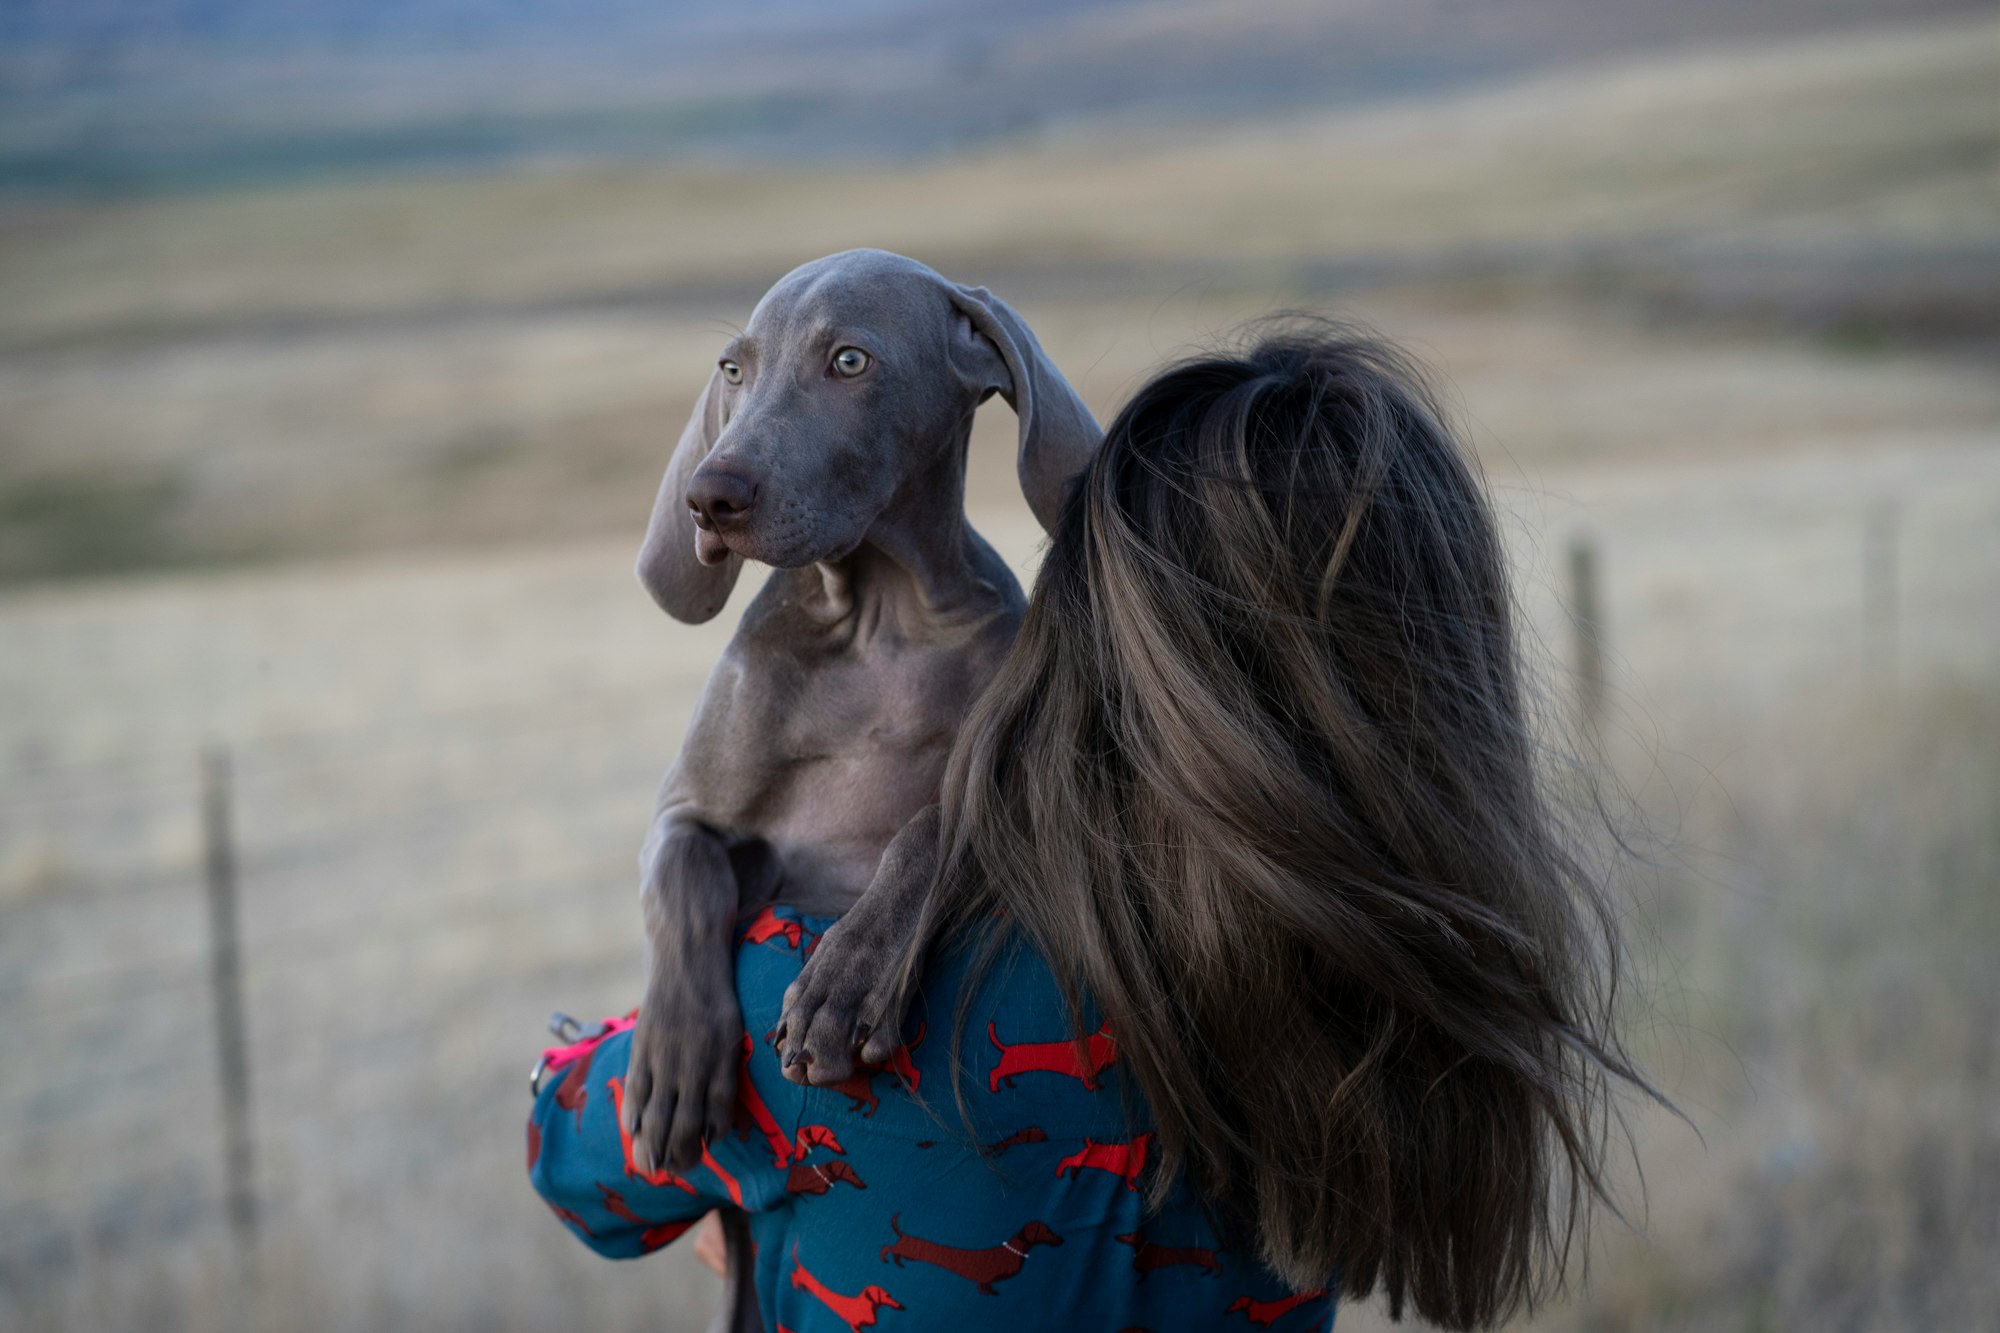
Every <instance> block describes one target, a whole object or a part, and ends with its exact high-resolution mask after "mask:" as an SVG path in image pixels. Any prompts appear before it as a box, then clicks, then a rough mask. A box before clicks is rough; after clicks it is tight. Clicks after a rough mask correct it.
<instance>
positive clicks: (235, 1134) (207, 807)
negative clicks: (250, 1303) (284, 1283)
mask: <svg viewBox="0 0 2000 1333" xmlns="http://www.w3.org/2000/svg"><path fill="white" fill-rule="evenodd" d="M229 777H230V775H229V753H228V751H227V750H225V749H223V748H222V747H221V746H210V747H209V748H208V749H207V750H205V751H203V753H202V757H201V808H202V835H203V844H204V849H205V851H206V856H205V858H204V860H205V864H206V868H207V878H208V944H209V978H210V982H211V985H212V988H213V990H214V992H215V1051H216V1067H217V1073H218V1075H219V1076H220V1078H221V1084H222V1168H223V1177H222V1179H223V1196H224V1199H225V1200H226V1202H227V1205H228V1209H229V1226H230V1230H231V1231H232V1232H233V1233H234V1235H235V1237H236V1244H237V1248H238V1249H239V1250H240V1251H241V1253H242V1254H243V1255H244V1257H245V1258H246V1260H247V1259H248V1258H249V1256H250V1255H251V1254H252V1253H253V1246H254V1244H255V1242H256V1239H257V1187H256V1181H255V1177H254V1175H253V1171H254V1167H255V1158H254V1156H253V1151H254V1149H253V1142H252V1138H251V1128H250V1051H249V1042H248V1032H247V1029H246V1027H245V1025H244V1021H243V968H242V945H241V942H240V935H239V931H238V926H237V914H236V847H235V843H234V841H233V838H232V834H231V830H230V781H229Z"/></svg>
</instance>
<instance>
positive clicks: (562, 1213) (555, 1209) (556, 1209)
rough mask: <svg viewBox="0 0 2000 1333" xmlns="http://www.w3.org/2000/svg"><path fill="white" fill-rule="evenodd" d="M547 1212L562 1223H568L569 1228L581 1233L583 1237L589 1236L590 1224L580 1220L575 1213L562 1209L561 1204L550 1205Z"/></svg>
mask: <svg viewBox="0 0 2000 1333" xmlns="http://www.w3.org/2000/svg"><path fill="white" fill-rule="evenodd" d="M549 1211H550V1212H552V1213H554V1214H555V1215H556V1216H557V1217H560V1218H561V1219H562V1220H563V1221H565V1222H567V1223H569V1224H570V1225H571V1226H573V1227H575V1228H576V1229H577V1230H578V1231H581V1232H582V1233H583V1234H584V1235H586V1236H588V1235H590V1234H591V1230H590V1223H588V1222H586V1221H584V1220H583V1219H582V1218H580V1217H578V1216H577V1215H576V1214H575V1213H573V1212H571V1211H570V1210H569V1209H567V1208H565V1207H563V1206H562V1205H561V1204H559V1203H552V1204H550V1205H549Z"/></svg>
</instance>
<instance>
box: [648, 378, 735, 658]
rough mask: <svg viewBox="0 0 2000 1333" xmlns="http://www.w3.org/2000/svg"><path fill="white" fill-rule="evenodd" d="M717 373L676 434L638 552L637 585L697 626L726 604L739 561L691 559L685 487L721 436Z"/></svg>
mask: <svg viewBox="0 0 2000 1333" xmlns="http://www.w3.org/2000/svg"><path fill="white" fill-rule="evenodd" d="M721 379H722V373H721V372H720V371H716V372H715V373H714V374H711V375H710V376H709V377H708V385H707V387H706V388H704V389H703V390H702V391H701V397H700V398H699V399H698V400H696V402H695V405H694V414H693V415H692V416H690V417H689V418H688V423H687V428H686V429H685V430H683V431H682V432H681V440H680V443H679V444H677V445H675V446H674V456H673V458H672V460H671V461H669V462H668V463H667V475H666V476H665V478H663V479H662V480H661V482H660V493H659V495H658V496H657V497H655V498H654V500H653V518H652V521H651V522H650V523H648V524H647V525H646V540H645V543H644V544H643V545H641V546H640V547H639V565H638V574H639V582H640V583H642V584H644V585H645V588H646V591H647V592H649V593H651V594H652V595H653V600H654V601H656V602H658V603H659V604H660V609H661V610H662V611H665V612H666V613H667V614H668V615H670V616H672V617H673V618H674V619H675V620H679V621H682V622H684V623H686V624H689V625H699V624H701V623H702V622H703V621H704V620H712V619H714V618H715V613H716V612H718V611H720V610H721V609H722V605H723V603H725V602H727V601H728V600H729V591H730V589H732V588H734V587H735V586H736V576H737V575H738V574H740V573H742V572H743V557H742V556H740V555H738V554H736V553H735V552H734V551H731V552H730V553H729V554H728V556H727V557H725V558H724V559H723V561H722V563H721V564H719V565H704V564H702V563H701V561H700V560H698V559H696V558H695V554H694V532H695V528H694V516H693V515H692V514H691V513H690V512H689V510H688V502H687V489H688V482H689V480H690V479H692V478H693V476H694V470H695V469H696V468H698V467H700V466H701V461H702V460H703V459H704V458H707V457H708V451H709V450H710V449H712V448H714V447H715V437H716V436H718V435H720V434H721V433H722V393H721V391H720V390H719V389H718V388H717V387H716V386H717V384H718V383H719V382H720V381H721Z"/></svg>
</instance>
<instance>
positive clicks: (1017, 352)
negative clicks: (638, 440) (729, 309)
mask: <svg viewBox="0 0 2000 1333" xmlns="http://www.w3.org/2000/svg"><path fill="white" fill-rule="evenodd" d="M995 392H998V393H1000V394H1001V395H1002V396H1004V397H1005V398H1006V399H1007V400H1008V402H1009V403H1011V404H1012V405H1013V407H1014V410H1015V412H1016V414H1017V415H1018V416H1019V417H1020V422H1021V434H1020V459H1019V468H1020V475H1021V485H1022V489H1023V492H1024V493H1025V494H1026V495H1027V497H1028V502H1029V505H1030V507H1031V508H1032V509H1033V510H1034V511H1035V515H1036V517H1037V518H1039V519H1040V520H1041V521H1042V524H1043V526H1044V527H1050V526H1052V525H1053V524H1054V522H1055V520H1056V516H1057V514H1058V512H1059V511H1060V509H1061V504H1062V496H1063V490H1064V487H1065V486H1066V485H1067V483H1068V482H1069V481H1070V480H1071V479H1072V478H1074V477H1075V476H1076V474H1077V473H1079V472H1081V471H1082V469H1083V466H1084V464H1085V463H1087V462H1088V461H1089V459H1090V455H1091V453H1092V452H1093V451H1094V450H1095V449H1096V447H1097V443H1098V441H1099V439H1100V438H1101V433H1100V432H1099V430H1098V427H1097V423H1096V421H1095V420H1094V419H1093V418H1092V417H1091V415H1090V412H1089V410H1088V409H1086V408H1085V407H1084V406H1083V403H1082V402H1081V400H1079V399H1078V398H1077V396H1076V394H1075V391H1074V390H1072V389H1071V388H1070V386H1069V384H1068V383H1067V382H1066V381H1065V380H1064V379H1063V378H1062V376H1061V375H1060V374H1059V373H1057V371H1056V369H1055V367H1054V366H1053V365H1051V364H1050V362H1049V360H1048V358H1047V356H1046V355H1045V354H1044V353H1043V352H1042V349H1041V346H1040V344H1039V343H1037V342H1036V341H1035V337H1034V334H1033V333H1031V332H1030V331H1029V329H1028V327H1027V325H1026V324H1024V323H1022V321H1021V319H1020V317H1019V316H1018V315H1016V314H1015V313H1014V312H1013V311H1012V310H1011V309H1009V308H1008V307H1007V306H1006V305H1005V304H1004V303H1002V302H1001V301H999V300H998V299H996V298H995V297H994V296H992V294H991V293H989V292H986V291H985V290H983V289H981V288H976V287H961V286H958V285H957V284H954V283H950V282H947V281H945V279H943V278H942V277H940V276H938V274H936V273H934V272H933V271H931V270H930V269H928V268H926V267H924V266H923V265H922V264H919V263H917V262H916V261H914V260H910V259H905V258H903V257H902V256H900V255H892V254H887V253H885V252H883V251H880V250H850V251H847V252H845V253H843V254H837V255H831V256H828V257H827V258H825V259H820V260H815V261H814V262H812V263H810V264H807V265H804V266H803V267H801V268H798V269H794V270H793V271H792V272H791V273H789V274H787V275H786V276H785V277H784V278H783V279H781V280H780V281H779V282H778V284H777V285H776V286H775V287H773V288H772V289H771V290H770V291H769V292H768V293H766V295H765V297H764V299H763V300H762V301H760V302H758V304H757V308H756V310H755V311H754V312H752V314H751V316H750V322H749V324H748V326H746V327H745V329H744V330H743V332H742V333H741V334H739V335H737V336H736V337H735V338H732V339H731V340H730V341H729V342H728V344H727V345H725V346H724V347H723V349H722V352H721V355H720V356H719V357H718V358H717V362H716V366H715V369H714V371H713V372H712V373H711V374H710V376H709V381H708V386H707V387H706V388H705V389H704V390H703V391H702V394H701V398H700V400H699V401H698V402H697V403H696V404H695V409H694V414H693V416H692V417H691V418H690V420H689V421H688V424H687V428H686V429H685V430H684V431H683V432H682V434H681V439H680V443H679V445H678V446H677V447H676V448H675V450H674V455H673V459H672V461H671V462H670V463H669V464H668V466H667V473H666V478H665V480H664V481H663V482H662V484H661V487H660V492H659V496H658V498H657V499H656V500H655V502H654V506H653V517H652V523H651V525H650V526H649V528H648V530H647V533H646V541H645V544H644V546H643V547H642V548H641V551H640V555H639V579H640V581H641V582H642V583H643V584H645V586H646V589H647V591H649V592H650V593H651V594H652V595H653V598H654V600H655V601H657V602H658V603H659V604H660V606H661V607H662V608H664V609H665V610H666V611H667V612H668V613H669V614H670V615H673V616H674V617H675V618H676V619H679V620H684V621H688V622H691V623H692V622H698V621H703V620H707V619H708V618H710V617H711V616H713V615H714V614H715V613H716V612H717V611H719V610H721V609H722V604H723V603H724V602H725V601H726V600H727V599H728V596H729V591H730V588H731V587H733V586H734V584H735V581H736V575H737V573H738V571H739V570H740V569H741V567H742V562H743V561H744V560H746V559H747V560H757V561H761V562H763V563H764V564H768V565H774V566H777V567H779V568H782V569H796V568H801V567H803V566H806V565H811V564H815V563H817V562H819V561H822V560H837V559H839V558H841V557H843V556H845V555H847V554H848V553H850V552H851V551H853V550H854V548H855V547H857V546H859V545H860V544H861V542H862V541H863V540H864V539H865V538H866V537H867V535H868V532H869V530H870V529H871V528H872V527H874V525H875V523H876V521H877V520H878V519H879V518H880V517H881V516H882V514H883V513H884V511H886V510H888V509H889V508H890V506H891V505H892V504H895V503H897V502H899V501H903V502H908V503H911V504H921V503H926V502H930V503H936V504H945V505H951V506H954V507H957V506H959V505H961V504H962V503H963V499H964V497H963V491H962V476H963V460H962V458H958V457H956V456H955V454H954V452H953V451H955V450H957V449H958V448H959V447H960V444H959V431H958V428H959V427H960V426H961V425H962V424H964V422H965V420H966V418H967V417H968V416H969V415H970V414H971V412H972V411H973V409H974V408H976V407H977V406H978V405H979V403H980V402H981V401H983V400H984V399H985V398H987V397H988V396H990V395H991V394H993V393H995ZM940 480H945V481H950V480H957V481H959V485H957V486H954V487H950V488H949V489H950V490H951V492H952V493H949V494H937V495H935V496H925V495H922V494H918V493H915V492H914V490H913V488H916V487H921V486H924V485H926V484H930V485H932V486H937V484H938V483H939V481H940Z"/></svg>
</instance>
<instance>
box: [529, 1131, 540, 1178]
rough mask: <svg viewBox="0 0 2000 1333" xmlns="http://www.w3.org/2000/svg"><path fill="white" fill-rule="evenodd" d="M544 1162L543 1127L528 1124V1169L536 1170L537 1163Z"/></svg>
mask: <svg viewBox="0 0 2000 1333" xmlns="http://www.w3.org/2000/svg"><path fill="white" fill-rule="evenodd" d="M541 1160H542V1127H541V1126H540V1125H538V1124H536V1123H535V1122H534V1121H532V1120H530V1121H529V1122H528V1169H529V1170H530V1171H532V1170H534V1169H535V1163H536V1162H539V1161H541Z"/></svg>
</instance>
